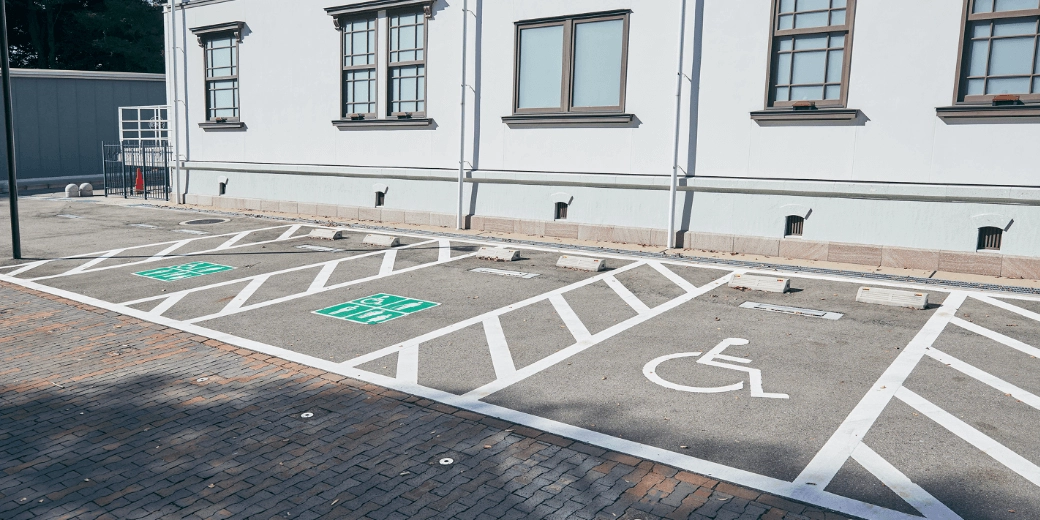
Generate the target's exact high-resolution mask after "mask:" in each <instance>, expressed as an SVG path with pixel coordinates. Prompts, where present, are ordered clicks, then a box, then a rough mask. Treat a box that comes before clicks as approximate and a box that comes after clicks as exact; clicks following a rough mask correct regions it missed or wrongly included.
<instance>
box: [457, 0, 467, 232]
mask: <svg viewBox="0 0 1040 520" xmlns="http://www.w3.org/2000/svg"><path fill="white" fill-rule="evenodd" d="M468 13H469V0H463V1H462V83H461V87H460V89H461V92H462V95H461V101H460V103H459V105H461V108H460V109H459V200H458V203H459V205H458V208H457V215H456V216H457V221H456V229H463V228H465V225H466V222H465V216H464V215H463V214H462V191H463V178H464V177H465V174H466V171H465V167H466V47H467V45H468V43H469V42H468V40H467V35H466V29H467V27H468V25H469V18H468Z"/></svg>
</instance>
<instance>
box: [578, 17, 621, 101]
mask: <svg viewBox="0 0 1040 520" xmlns="http://www.w3.org/2000/svg"><path fill="white" fill-rule="evenodd" d="M624 29H625V22H624V21H623V20H608V21H605V22H590V23H579V24H575V26H574V95H573V100H574V101H573V102H574V106H578V107H612V106H618V105H620V104H621V53H622V51H623V44H622V38H623V36H624Z"/></svg>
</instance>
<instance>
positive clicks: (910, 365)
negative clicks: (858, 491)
mask: <svg viewBox="0 0 1040 520" xmlns="http://www.w3.org/2000/svg"><path fill="white" fill-rule="evenodd" d="M965 298H967V293H963V292H954V293H951V294H950V295H949V296H948V297H947V298H946V301H945V302H943V304H942V306H941V307H939V309H938V310H936V311H935V314H932V317H931V318H929V319H928V322H927V323H925V324H924V327H922V328H921V330H920V331H919V332H918V333H917V335H916V336H914V339H912V340H910V343H909V344H908V345H907V346H906V347H905V348H904V349H903V351H902V353H900V354H899V356H897V357H896V359H895V361H893V362H892V364H891V365H890V366H889V367H888V368H887V369H886V370H885V372H884V373H883V374H881V377H879V378H878V380H877V382H875V383H874V385H873V386H872V387H871V388H870V390H869V391H867V395H865V396H863V399H861V400H860V402H859V403H858V404H857V405H856V407H855V408H853V410H852V412H850V413H849V416H848V417H846V418H845V421H844V422H842V423H841V426H838V429H837V431H835V432H834V434H832V435H831V438H830V439H828V440H827V443H826V444H824V445H823V448H821V449H820V451H819V452H817V453H816V455H815V456H814V457H813V459H812V460H811V461H810V462H809V465H808V466H806V467H805V469H803V470H802V472H801V474H799V475H798V478H796V479H795V481H794V485H795V486H796V488H795V492H794V498H798V499H800V500H805V499H808V498H811V497H812V496H815V495H816V493H818V492H819V490H821V489H825V488H826V487H827V485H828V484H830V482H831V480H832V479H833V478H834V475H836V474H837V473H838V471H839V470H841V467H842V466H844V465H845V462H846V461H847V460H848V459H849V457H851V456H852V452H853V450H855V449H856V446H858V445H859V444H860V443H861V442H862V441H863V437H864V436H865V435H866V434H867V431H869V430H870V428H871V426H873V425H874V422H875V421H877V418H878V417H879V416H880V415H881V412H883V411H884V410H885V407H887V406H888V403H889V402H891V401H892V398H893V397H895V393H896V390H898V389H899V388H900V387H901V386H903V382H904V381H906V378H907V377H909V376H910V373H911V372H913V371H914V368H915V367H917V364H918V363H920V362H921V358H923V357H924V355H925V352H926V350H925V349H926V348H928V347H930V346H932V343H934V342H935V340H936V338H938V337H939V335H940V334H942V331H943V330H945V329H946V325H947V324H948V323H949V322H950V320H951V319H953V315H954V314H955V313H956V312H957V309H958V308H960V306H961V304H962V303H964V299H965Z"/></svg>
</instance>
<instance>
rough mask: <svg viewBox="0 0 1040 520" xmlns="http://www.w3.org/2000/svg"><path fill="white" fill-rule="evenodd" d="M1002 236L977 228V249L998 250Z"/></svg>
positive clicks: (1000, 232) (993, 229)
mask: <svg viewBox="0 0 1040 520" xmlns="http://www.w3.org/2000/svg"><path fill="white" fill-rule="evenodd" d="M998 3H999V2H998ZM1003 237H1004V230H1003V229H1000V228H998V227H984V228H979V245H978V249H979V251H1000V241H1001V240H1002V239H1003Z"/></svg>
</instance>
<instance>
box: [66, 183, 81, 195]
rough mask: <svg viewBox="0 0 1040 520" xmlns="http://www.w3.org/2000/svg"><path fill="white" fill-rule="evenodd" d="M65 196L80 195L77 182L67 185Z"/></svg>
mask: <svg viewBox="0 0 1040 520" xmlns="http://www.w3.org/2000/svg"><path fill="white" fill-rule="evenodd" d="M65 196H66V197H79V186H76V185H75V184H69V185H68V186H65Z"/></svg>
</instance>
